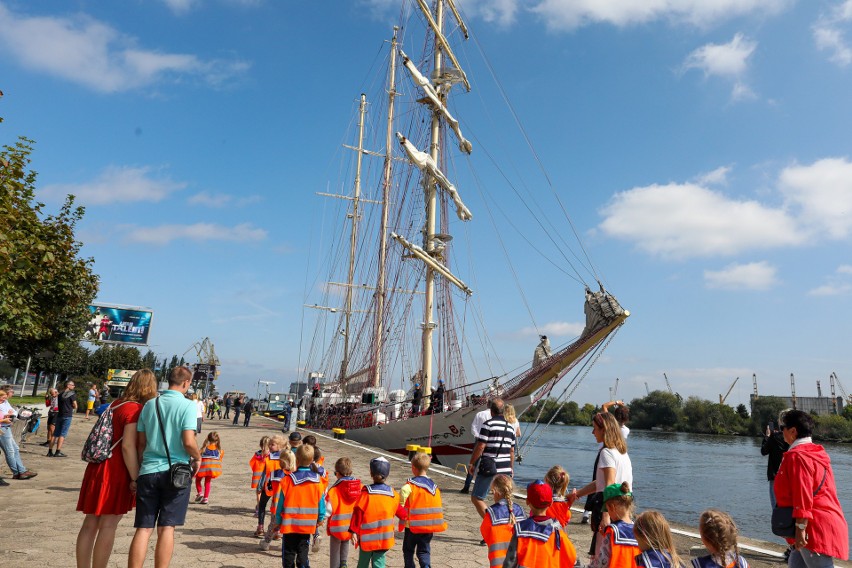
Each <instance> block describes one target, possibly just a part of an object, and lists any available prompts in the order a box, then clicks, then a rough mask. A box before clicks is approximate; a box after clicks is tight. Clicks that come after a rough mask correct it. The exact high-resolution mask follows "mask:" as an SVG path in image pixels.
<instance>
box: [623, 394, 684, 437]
mask: <svg viewBox="0 0 852 568" xmlns="http://www.w3.org/2000/svg"><path fill="white" fill-rule="evenodd" d="M682 416H683V408H682V403H681V399H680V397H678V396H677V395H675V394H672V393H670V392H664V391H661V390H655V391H651V393H650V394H648V395H647V396H644V397H642V398H634V399H633V400H632V401H631V402H630V423H631V425H632V426H633V427H634V428H639V429H648V428H653V427H654V426H659V427H661V428H667V429H673V428H675V427H676V426H677V425H678V424H679V423H680V422H681V420H682Z"/></svg>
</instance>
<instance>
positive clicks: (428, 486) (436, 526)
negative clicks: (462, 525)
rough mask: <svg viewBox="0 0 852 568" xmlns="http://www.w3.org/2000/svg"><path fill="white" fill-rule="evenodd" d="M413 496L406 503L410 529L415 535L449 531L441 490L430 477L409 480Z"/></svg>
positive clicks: (419, 476)
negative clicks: (445, 519)
mask: <svg viewBox="0 0 852 568" xmlns="http://www.w3.org/2000/svg"><path fill="white" fill-rule="evenodd" d="M408 485H410V486H411V494H410V495H409V496H408V499H407V500H406V502H405V508H406V509H407V510H408V528H410V529H411V532H413V533H436V532H444V531H445V530H447V523H446V522H444V508H443V505H442V504H441V490H440V489H438V486H437V485H435V482H434V481H432V480H431V479H429V478H428V477H425V476H422V475H418V476H417V477H412V478H411V479H409V480H408Z"/></svg>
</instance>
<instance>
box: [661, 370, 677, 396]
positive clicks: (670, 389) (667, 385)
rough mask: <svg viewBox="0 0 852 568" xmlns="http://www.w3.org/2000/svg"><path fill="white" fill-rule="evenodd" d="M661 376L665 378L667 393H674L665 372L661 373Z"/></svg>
mask: <svg viewBox="0 0 852 568" xmlns="http://www.w3.org/2000/svg"><path fill="white" fill-rule="evenodd" d="M663 378H664V379H666V387H667V388H668V389H669V394H674V391H673V390H672V384H671V383H670V382H669V378H668V377H667V376H666V374H665V373H663Z"/></svg>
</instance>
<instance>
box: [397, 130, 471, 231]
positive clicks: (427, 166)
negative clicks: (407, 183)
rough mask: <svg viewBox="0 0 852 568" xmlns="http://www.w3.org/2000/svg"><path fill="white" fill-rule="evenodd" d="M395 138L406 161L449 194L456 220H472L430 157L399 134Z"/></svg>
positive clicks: (457, 193) (451, 185)
mask: <svg viewBox="0 0 852 568" xmlns="http://www.w3.org/2000/svg"><path fill="white" fill-rule="evenodd" d="M396 137H397V138H398V139H399V143H400V144H401V145H402V147H403V148H405V153H406V154H408V159H409V160H411V163H412V164H414V165H415V166H417V168H418V169H419V170H420V171H421V172H425V173H428V174H430V175H431V176H432V177H434V178H435V181H437V182H438V185H439V186H441V187H442V188H444V190H445V191H446V192H447V193H449V194H450V197H452V199H453V203H455V204H456V215H458V218H459V219H461V220H462V221H470V220H471V219H473V214H472V213H471V212H470V209H468V208H467V206H466V205H465V204H464V203H463V202H462V200H461V196H459V192H458V191H457V190H456V187H455V186H454V185H453V184H452V183H450V180H448V179H447V176H445V175H444V172H442V171H441V170H439V169H438V164H436V163H435V160H433V159H432V156H430V155H429V154H427V153H426V152H421V151H420V150H418V149H417V148H415V146H414V144H412V143H411V142H409V140H408V139H407V138H406V137H405V136H403V135H402V134H400V133H399V132H397V133H396Z"/></svg>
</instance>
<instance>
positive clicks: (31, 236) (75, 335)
mask: <svg viewBox="0 0 852 568" xmlns="http://www.w3.org/2000/svg"><path fill="white" fill-rule="evenodd" d="M32 144H33V142H32V141H31V140H28V139H27V138H23V137H22V138H20V139H19V140H18V142H17V143H16V144H15V145H14V146H4V147H3V149H2V151H0V352H2V353H3V355H4V356H5V357H7V358H8V359H9V361H10V362H11V363H12V364H13V365H16V366H23V365H24V364H25V363H26V360H27V357H29V356H38V355H41V356H42V357H43V358H47V357H50V356H52V355H54V354H56V353H60V352H62V351H63V349H65V348H67V347H68V346H69V345H71V344H73V343H75V342H76V341H77V340H78V339H79V338H80V336H81V335H82V332H83V330H84V329H85V324H86V321H87V320H88V318H89V310H88V306H89V304H90V303H91V302H92V300H93V299H94V298H95V294H96V293H97V291H98V277H97V276H96V275H95V274H94V272H93V271H92V264H93V262H94V261H93V259H91V258H82V257H81V256H80V248H81V246H82V244H81V243H80V242H79V241H77V240H76V239H75V237H74V231H75V229H76V225H77V223H78V222H79V221H80V219H82V218H83V214H84V209H83V208H82V207H75V206H74V197H73V196H71V195H69V196H68V197H67V198H66V200H65V202H64V203H63V205H62V206H61V207H60V209H59V212H58V213H56V214H47V213H45V211H44V204H43V203H39V202H37V201H36V200H35V186H36V175H37V174H36V172H35V171H34V170H32V169H31V168H30V162H31V159H30V154H31V153H32Z"/></svg>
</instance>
